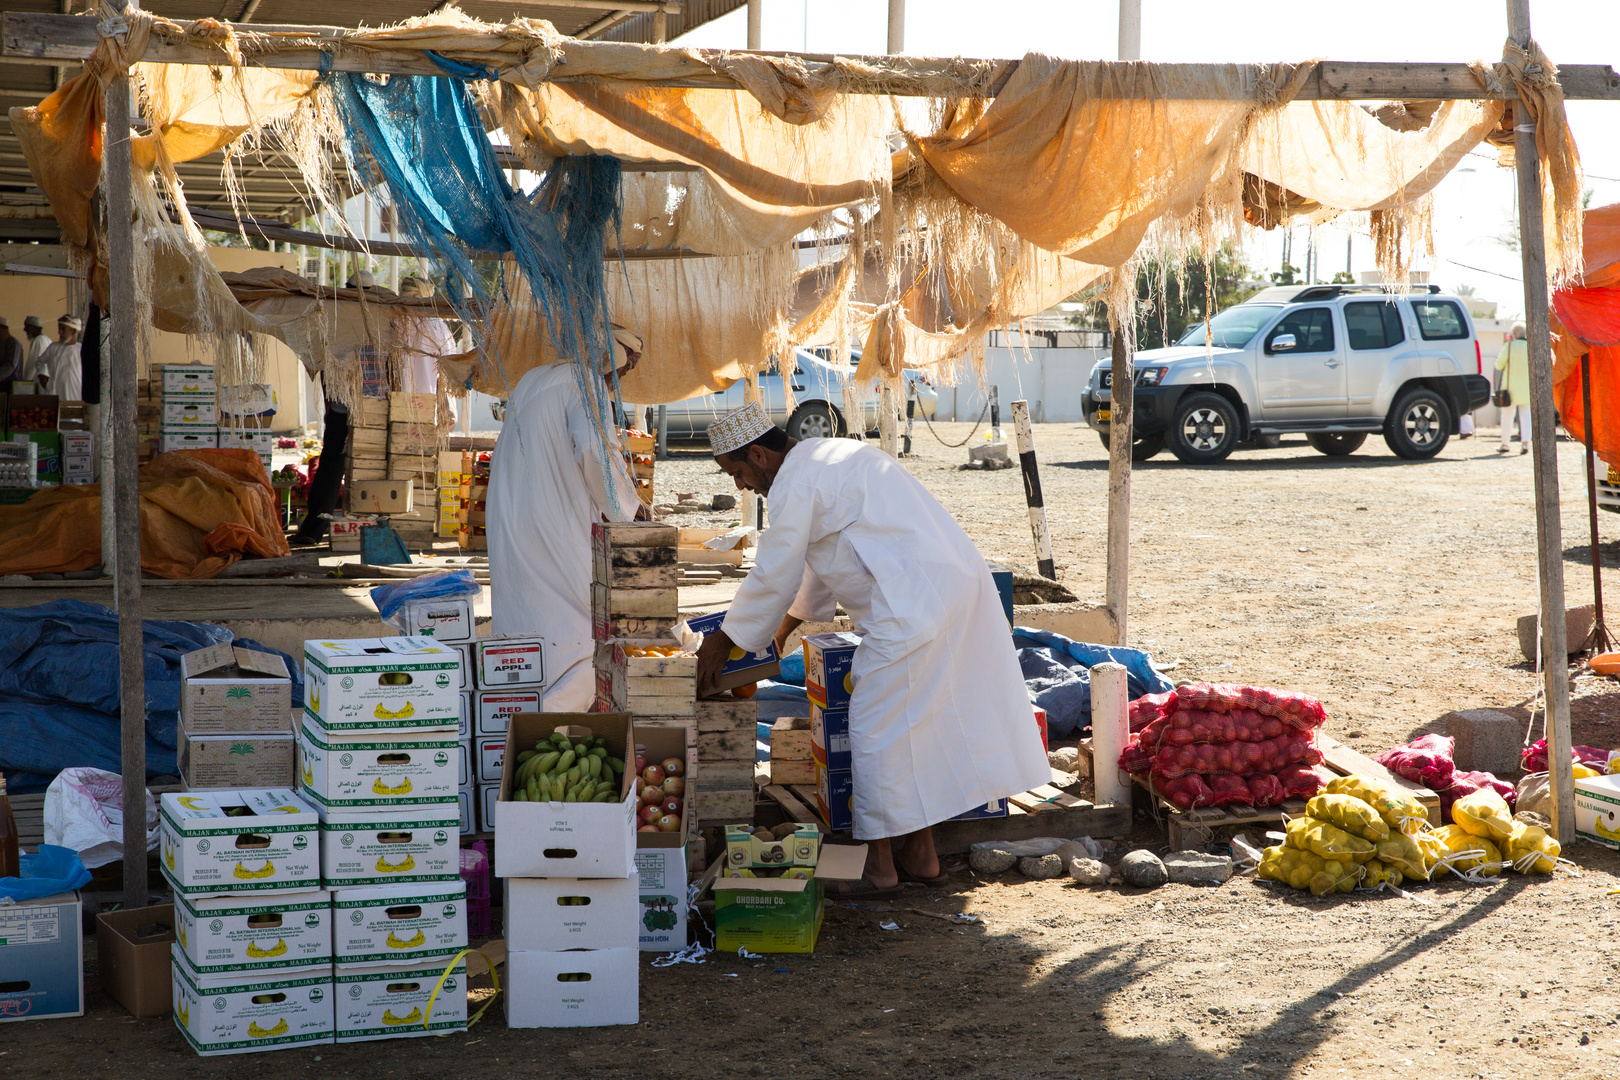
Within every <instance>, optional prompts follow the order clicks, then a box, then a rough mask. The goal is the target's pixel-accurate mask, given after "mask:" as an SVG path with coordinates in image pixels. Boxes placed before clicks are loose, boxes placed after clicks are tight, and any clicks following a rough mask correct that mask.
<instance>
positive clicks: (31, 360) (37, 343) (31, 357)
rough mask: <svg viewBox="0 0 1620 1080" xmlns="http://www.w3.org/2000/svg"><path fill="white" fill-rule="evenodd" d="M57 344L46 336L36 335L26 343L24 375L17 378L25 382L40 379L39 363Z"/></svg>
mask: <svg viewBox="0 0 1620 1080" xmlns="http://www.w3.org/2000/svg"><path fill="white" fill-rule="evenodd" d="M55 344H56V342H54V341H52V340H51V339H50V338H49V337H47V336H46V335H44V334H35V335H34V336H33V337H31V338H29V339H28V340H27V342H26V348H27V350H28V351H27V355H26V356H24V357H23V366H22V373H21V374H19V375H18V376H17V378H19V379H22V380H23V381H24V382H33V381H35V380H37V379H38V378H39V361H40V359H41V358H42V357H43V356H44V355H45V350H46V349H49V348H50V347H51V346H52V345H55Z"/></svg>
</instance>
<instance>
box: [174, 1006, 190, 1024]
mask: <svg viewBox="0 0 1620 1080" xmlns="http://www.w3.org/2000/svg"><path fill="white" fill-rule="evenodd" d="M175 1015H176V1016H178V1017H179V1018H180V1026H181V1027H183V1028H189V1027H190V1026H191V1009H190V1007H189V1006H187V1005H185V1004H182V1005H181V1006H180V1008H179V1009H177V1010H175Z"/></svg>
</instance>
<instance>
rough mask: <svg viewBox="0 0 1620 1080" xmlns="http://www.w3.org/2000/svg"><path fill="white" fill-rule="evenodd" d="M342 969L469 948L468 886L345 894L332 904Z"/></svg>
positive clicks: (336, 952)
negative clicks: (345, 966)
mask: <svg viewBox="0 0 1620 1080" xmlns="http://www.w3.org/2000/svg"><path fill="white" fill-rule="evenodd" d="M332 937H333V942H332V954H333V957H332V958H333V960H334V961H335V962H336V963H338V964H395V965H398V964H411V963H421V962H423V961H424V960H426V959H427V958H430V957H435V956H449V955H451V954H453V953H456V952H459V951H460V950H462V949H465V948H466V947H467V887H466V885H465V884H464V883H462V882H460V881H457V882H455V883H454V884H453V885H449V884H447V885H413V886H409V887H406V888H398V887H393V886H386V887H382V888H371V889H344V890H342V891H341V892H339V893H337V894H336V896H334V897H333V899H332Z"/></svg>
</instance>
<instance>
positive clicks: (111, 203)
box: [102, 0, 150, 908]
mask: <svg viewBox="0 0 1620 1080" xmlns="http://www.w3.org/2000/svg"><path fill="white" fill-rule="evenodd" d="M139 7H140V5H139V3H137V2H133V0H132V2H130V3H127V4H124V5H122V10H124V11H134V10H136V9H138V8H139ZM129 92H130V85H129V76H128V75H125V74H123V73H120V74H118V75H116V76H114V77H113V78H112V79H111V80H110V81H109V82H108V83H107V134H106V138H105V140H104V142H103V146H104V147H105V158H106V180H105V183H106V186H107V233H108V235H107V254H108V264H109V265H108V269H109V278H108V302H109V304H110V305H111V307H112V311H113V315H114V317H115V318H116V319H117V320H118V321H119V322H120V323H121V324H122V325H123V327H124V330H125V332H124V333H121V334H113V335H111V337H112V345H111V349H110V350H109V355H108V366H109V367H110V368H111V369H112V375H111V386H110V389H111V391H112V415H113V420H112V438H113V475H112V476H110V477H104V478H103V481H102V482H103V483H111V484H112V485H113V488H114V493H113V513H114V520H115V522H116V525H117V529H118V543H117V550H118V566H117V577H116V579H115V581H116V588H115V590H114V594H115V596H116V597H117V603H118V716H119V728H120V730H121V732H122V743H123V753H122V757H121V764H120V766H119V767H120V769H121V770H122V771H123V774H124V906H125V907H126V908H137V907H145V906H146V902H147V900H148V899H149V897H150V892H149V890H148V888H147V879H146V657H145V651H144V649H143V648H142V644H143V643H142V636H141V635H142V629H143V628H142V625H141V493H140V478H139V476H138V475H137V467H136V461H135V393H136V389H137V387H136V378H137V375H138V374H139V372H138V371H137V365H138V364H139V363H140V361H141V358H142V354H143V350H142V349H141V347H140V339H141V338H143V337H144V336H145V335H146V334H147V332H148V331H147V328H146V327H145V326H142V325H141V324H140V322H139V321H138V320H137V319H136V317H135V236H134V232H135V230H134V224H133V219H134V214H135V206H134V196H133V192H132V190H131V183H132V181H131V175H132V170H131V166H130V148H129V136H130V128H129V119H130V108H129Z"/></svg>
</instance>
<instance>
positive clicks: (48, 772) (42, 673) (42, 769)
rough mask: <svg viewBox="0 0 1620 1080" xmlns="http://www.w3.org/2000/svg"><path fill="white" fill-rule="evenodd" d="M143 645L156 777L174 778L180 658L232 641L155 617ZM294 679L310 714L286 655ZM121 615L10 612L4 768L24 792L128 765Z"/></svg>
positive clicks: (1, 748)
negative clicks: (81, 771)
mask: <svg viewBox="0 0 1620 1080" xmlns="http://www.w3.org/2000/svg"><path fill="white" fill-rule="evenodd" d="M142 630H143V634H142V644H143V652H144V661H145V663H144V668H145V676H146V773H147V777H148V778H151V777H154V776H164V775H173V774H174V772H175V740H176V734H177V729H178V726H179V722H180V658H181V657H182V656H184V655H185V654H186V653H188V652H193V651H195V650H197V649H201V648H204V647H206V646H208V645H216V644H219V643H221V642H228V641H231V640H232V634H231V632H230V631H229V630H227V629H226V628H225V627H223V626H216V625H214V624H212V623H194V622H178V621H165V620H158V619H148V620H147V621H146V622H145V623H144V625H143V627H142ZM240 644H241V645H242V646H244V647H245V648H250V649H258V650H260V651H262V652H269V653H274V654H276V655H278V656H280V657H281V658H282V659H283V660H284V661H286V663H287V670H288V671H289V673H291V675H292V705H293V708H295V709H297V708H302V707H303V704H304V694H303V685H304V680H303V669H302V666H301V665H300V663H299V662H298V661H297V660H295V659H294V658H292V657H290V656H288V655H287V654H286V653H284V652H281V651H280V650H278V649H272V648H269V647H268V646H265V645H261V644H259V643H258V642H255V641H250V640H247V639H243V640H242V641H241V642H240ZM118 670H119V663H118V616H117V615H116V614H115V613H114V612H113V611H112V609H110V608H107V607H103V606H102V605H100V604H86V603H83V602H81V601H78V600H58V601H55V602H53V603H49V604H37V605H35V606H33V607H26V608H0V770H3V771H4V773H5V775H6V783H7V786H8V788H9V789H10V790H12V791H14V792H28V791H43V790H44V789H45V788H46V787H47V786H48V785H49V784H50V782H51V780H52V779H54V778H55V776H56V774H57V773H59V772H61V771H62V770H63V769H66V768H70V767H72V766H75V765H89V766H93V767H95V768H98V769H106V770H107V771H108V772H122V768H121V764H120V741H121V736H120V731H119V720H118V718H119V711H120V708H119V688H118Z"/></svg>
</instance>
